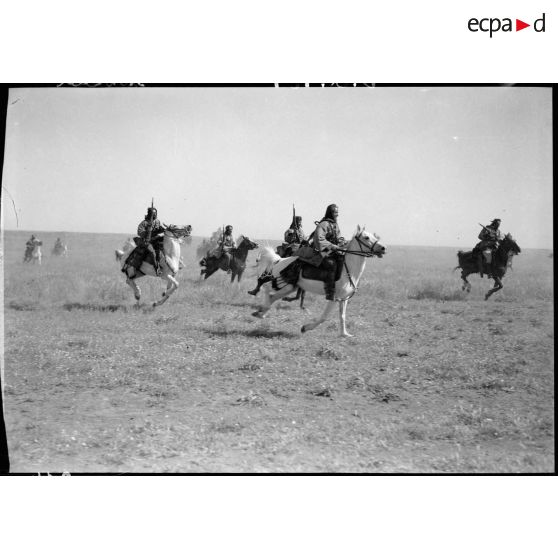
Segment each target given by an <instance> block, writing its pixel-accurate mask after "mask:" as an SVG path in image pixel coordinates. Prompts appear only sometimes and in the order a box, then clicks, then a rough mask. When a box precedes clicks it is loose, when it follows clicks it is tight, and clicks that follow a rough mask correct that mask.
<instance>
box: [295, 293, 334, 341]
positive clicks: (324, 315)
mask: <svg viewBox="0 0 558 558" xmlns="http://www.w3.org/2000/svg"><path fill="white" fill-rule="evenodd" d="M334 306H335V301H334V300H328V301H327V304H326V307H325V309H324V311H323V312H322V315H321V316H320V317H319V318H317V319H315V320H312V321H311V322H308V323H307V324H304V325H303V326H302V328H301V329H300V331H301V332H302V333H305V332H306V331H310V330H312V329H314V328H316V327H318V326H319V325H320V324H321V323H323V322H325V321H326V320H327V318H328V316H329V315H330V314H331V311H332V310H333V307H334Z"/></svg>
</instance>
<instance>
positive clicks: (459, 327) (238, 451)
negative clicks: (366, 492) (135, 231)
mask: <svg viewBox="0 0 558 558" xmlns="http://www.w3.org/2000/svg"><path fill="white" fill-rule="evenodd" d="M27 236H28V235H27ZM42 236H44V237H46V238H44V239H43V240H46V244H47V245H48V244H49V241H50V237H49V236H48V235H42ZM51 236H52V240H54V238H55V237H56V236H57V235H51ZM67 236H68V243H69V247H70V257H69V258H68V259H67V260H54V259H53V258H52V257H48V256H47V257H46V258H45V260H44V265H43V266H42V267H41V268H38V267H31V266H29V265H23V264H21V263H20V262H21V255H22V246H23V245H24V243H25V239H26V235H24V234H20V235H18V234H17V233H7V234H6V238H5V262H6V266H5V329H6V335H5V345H6V354H5V364H6V386H5V388H6V389H5V417H6V423H7V429H8V438H9V446H10V457H11V462H12V470H13V471H28V472H37V471H64V470H69V471H75V472H79V471H96V472H136V471H137V472H142V471H154V472H374V473H376V472H405V473H411V472H467V473H473V472H474V473H478V472H545V471H552V470H553V469H554V450H553V448H554V407H553V405H554V401H553V392H554V383H553V366H554V362H553V347H554V333H553V313H552V302H553V291H552V260H551V259H550V258H548V257H547V255H548V254H547V253H545V252H542V251H541V252H538V251H525V252H524V253H522V254H521V256H519V257H517V258H516V259H515V260H514V270H513V271H511V272H509V274H508V275H507V276H506V278H505V279H504V290H503V291H501V292H500V293H497V294H496V295H494V296H493V298H492V299H490V301H488V302H484V300H483V295H484V292H485V291H486V290H487V289H488V288H489V287H490V286H491V284H490V283H489V282H488V281H487V280H484V281H481V280H480V278H473V279H472V283H473V291H472V292H471V293H470V294H469V295H468V296H466V297H465V296H464V295H463V293H462V291H461V290H460V283H461V281H460V279H459V275H458V272H455V273H452V269H453V267H454V266H455V265H456V256H455V252H456V251H455V250H451V249H438V250H435V249H412V248H397V247H394V248H391V249H390V251H389V254H388V255H387V256H386V257H385V258H384V259H383V260H374V261H372V262H369V263H368V266H367V269H366V271H365V274H364V278H363V281H362V283H361V288H360V289H359V292H358V294H357V296H355V297H354V298H353V299H352V300H351V302H350V303H349V308H348V315H347V325H348V328H349V331H351V332H352V333H354V334H355V335H356V337H355V338H352V339H348V340H342V339H340V338H338V336H337V328H338V326H337V321H336V318H335V317H334V318H332V319H331V321H330V322H328V323H326V324H324V325H323V326H322V327H321V328H320V329H317V330H315V331H314V332H310V333H307V334H304V335H302V334H301V333H300V326H301V324H302V323H303V322H304V321H306V320H307V317H306V316H305V314H304V313H302V312H301V311H300V310H299V308H298V306H297V305H296V303H292V304H289V303H280V304H278V305H277V309H276V310H273V311H272V312H271V313H270V315H269V317H268V318H267V319H266V320H264V321H259V320H257V319H255V318H253V317H252V316H251V315H250V314H251V312H252V311H253V309H254V308H255V307H256V305H257V300H256V299H255V298H254V297H251V296H249V295H248V294H246V291H247V290H248V289H249V288H252V287H253V280H254V274H255V270H254V269H253V268H252V267H249V268H248V270H247V273H246V278H245V279H244V280H243V282H242V283H241V284H240V286H237V285H233V286H231V285H229V283H228V281H229V279H228V277H227V276H226V275H225V274H222V273H219V274H216V275H215V276H213V277H211V278H210V279H209V280H208V281H206V282H204V283H200V282H199V281H198V274H199V268H198V266H197V263H196V260H197V258H196V256H195V249H196V241H194V243H193V244H192V245H191V246H189V247H187V248H185V249H184V250H183V257H184V260H185V263H186V267H185V269H183V270H182V271H181V272H180V273H179V276H178V280H179V281H180V288H179V290H178V292H177V293H175V295H173V297H172V298H171V299H170V300H169V301H168V302H167V303H165V304H164V305H163V306H161V307H159V308H157V309H155V310H153V309H152V308H151V307H150V306H149V304H147V302H150V301H153V300H155V299H156V298H158V297H159V296H160V294H161V292H162V286H163V283H161V282H160V281H157V280H155V279H151V278H148V279H143V280H142V281H141V282H140V285H141V288H142V291H143V294H144V297H145V300H146V304H145V305H144V306H142V307H140V308H135V307H134V305H133V296H132V293H131V290H130V289H129V288H128V287H127V286H126V285H125V283H124V280H123V278H122V276H121V274H120V272H119V271H118V268H117V265H116V263H115V262H114V260H113V250H114V248H116V247H118V246H119V245H121V244H122V241H123V240H124V238H123V237H121V236H117V235H114V236H111V235H73V236H72V235H67ZM78 244H82V245H84V246H85V249H84V252H83V254H80V253H77V251H76V248H77V246H78ZM255 257H256V254H255V253H251V254H250V258H249V266H251V265H253V263H254V259H255ZM322 304H323V302H322V301H321V300H320V299H319V298H318V297H316V296H314V295H308V297H307V306H308V307H309V308H310V312H311V313H312V314H315V313H317V312H319V311H321V307H322Z"/></svg>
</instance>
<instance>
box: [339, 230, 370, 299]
mask: <svg viewBox="0 0 558 558" xmlns="http://www.w3.org/2000/svg"><path fill="white" fill-rule="evenodd" d="M360 234H362V233H360ZM360 234H358V235H357V236H355V238H356V240H357V242H358V245H359V246H360V248H361V249H360V250H345V249H343V248H341V249H340V250H339V252H343V254H344V255H346V254H353V255H355V256H360V257H362V258H371V257H373V256H375V254H374V247H375V246H376V244H378V242H379V239H376V240H375V241H374V243H373V244H372V246H367V245H366V244H364V243H363V242H362V241H361V240H360ZM363 246H364V247H366V248H368V250H364V249H363ZM343 266H344V267H345V271H346V272H347V277H348V278H349V283H350V284H351V287H352V288H353V292H352V293H351V294H350V295H349V296H348V297H346V298H342V299H340V300H341V301H346V300H349V299H350V298H352V297H353V296H355V294H356V292H357V290H358V287H357V286H356V285H355V283H354V281H353V278H352V277H351V274H350V272H349V268H348V266H347V261H346V260H345V258H343Z"/></svg>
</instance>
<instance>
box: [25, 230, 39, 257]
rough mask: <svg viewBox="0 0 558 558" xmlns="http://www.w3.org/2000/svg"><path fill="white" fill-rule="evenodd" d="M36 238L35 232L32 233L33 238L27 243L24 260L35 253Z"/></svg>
mask: <svg viewBox="0 0 558 558" xmlns="http://www.w3.org/2000/svg"><path fill="white" fill-rule="evenodd" d="M35 240H36V237H35V235H34V234H32V235H31V238H30V239H29V240H28V241H27V242H26V243H25V254H24V256H23V261H27V260H30V259H31V255H32V254H33V249H34V248H35Z"/></svg>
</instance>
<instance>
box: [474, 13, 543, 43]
mask: <svg viewBox="0 0 558 558" xmlns="http://www.w3.org/2000/svg"><path fill="white" fill-rule="evenodd" d="M545 18H546V14H544V13H543V15H542V16H541V17H540V18H538V19H535V21H534V22H533V25H531V24H530V23H526V22H525V21H522V20H521V19H517V18H516V20H515V29H514V26H513V19H512V18H509V17H504V18H502V19H500V18H499V17H484V18H481V19H477V18H476V17H472V18H471V19H470V20H469V21H468V23H467V27H468V28H469V31H471V32H473V33H477V32H479V31H481V32H483V33H489V37H490V38H492V35H493V34H494V33H498V32H499V31H502V32H504V33H506V32H512V31H521V30H522V29H526V28H527V27H532V28H533V30H534V31H535V32H536V33H544V32H545V24H546V21H545Z"/></svg>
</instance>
